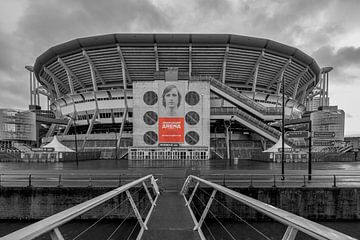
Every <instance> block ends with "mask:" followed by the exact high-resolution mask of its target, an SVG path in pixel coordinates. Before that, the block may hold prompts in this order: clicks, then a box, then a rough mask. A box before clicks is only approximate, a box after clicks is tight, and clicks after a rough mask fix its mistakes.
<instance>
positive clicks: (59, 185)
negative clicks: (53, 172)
mask: <svg viewBox="0 0 360 240" xmlns="http://www.w3.org/2000/svg"><path fill="white" fill-rule="evenodd" d="M58 187H62V185H61V174H60V175H59V184H58Z"/></svg>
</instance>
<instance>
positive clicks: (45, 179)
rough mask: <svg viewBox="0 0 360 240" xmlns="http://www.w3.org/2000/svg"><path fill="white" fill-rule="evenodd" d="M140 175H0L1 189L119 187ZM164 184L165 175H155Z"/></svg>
mask: <svg viewBox="0 0 360 240" xmlns="http://www.w3.org/2000/svg"><path fill="white" fill-rule="evenodd" d="M142 176H143V175H139V174H112V173H107V174H100V173H96V174H84V173H62V174H55V173H0V187H117V186H121V185H124V184H127V183H130V182H132V181H134V180H136V179H138V178H140V177H142ZM154 177H156V178H157V179H159V180H160V181H159V183H158V185H159V184H160V186H161V185H162V183H163V174H154Z"/></svg>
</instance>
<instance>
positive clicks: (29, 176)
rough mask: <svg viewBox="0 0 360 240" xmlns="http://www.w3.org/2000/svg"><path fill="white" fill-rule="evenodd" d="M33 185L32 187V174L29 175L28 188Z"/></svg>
mask: <svg viewBox="0 0 360 240" xmlns="http://www.w3.org/2000/svg"><path fill="white" fill-rule="evenodd" d="M31 186H32V185H31V174H29V185H28V187H31Z"/></svg>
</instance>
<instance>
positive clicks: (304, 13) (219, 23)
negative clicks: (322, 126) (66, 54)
mask: <svg viewBox="0 0 360 240" xmlns="http://www.w3.org/2000/svg"><path fill="white" fill-rule="evenodd" d="M359 9H360V1H357V0H347V1H340V0H316V1H313V0H302V1H298V0H271V1H270V0H262V1H261V0H256V1H255V0H243V1H235V0H233V1H230V0H228V1H225V0H181V1H175V0H174V1H171V0H131V1H125V0H123V1H119V0H104V1H101V2H99V1H96V0H36V1H30V0H1V3H0V52H1V54H0V84H1V86H2V90H1V94H0V103H1V105H0V107H16V108H27V105H28V103H29V93H28V92H29V89H28V73H27V72H26V70H25V69H24V66H25V65H33V64H34V62H35V59H36V58H37V57H38V56H39V55H40V54H42V53H43V52H44V51H46V50H47V49H48V48H50V47H52V46H54V45H56V44H59V43H62V42H66V41H69V40H72V39H75V38H79V37H86V36H93V35H101V34H108V33H122V32H126V33H128V32H134V33H142V32H145V33H231V34H239V35H248V36H254V37H262V38H266V39H271V40H275V41H278V42H281V43H284V44H288V45H291V46H295V47H297V48H299V49H301V50H302V51H304V52H305V53H307V54H309V55H311V56H312V57H314V59H315V60H316V61H317V62H318V64H319V65H320V66H332V67H334V70H333V71H332V72H331V85H330V86H331V87H333V88H332V89H330V91H331V92H330V97H331V103H332V104H334V105H339V108H342V109H344V110H345V111H346V112H347V114H348V115H347V116H352V117H348V118H347V120H346V121H347V123H346V132H348V133H350V132H354V131H356V128H357V126H356V125H357V124H356V123H357V122H359V121H360V119H359V116H360V113H358V112H359V111H360V110H357V109H356V107H354V105H351V104H352V102H351V101H347V100H345V98H347V96H348V92H345V89H347V86H350V85H351V87H352V89H357V90H358V91H359V90H360V70H359V67H358V66H359V63H360V27H359V26H358V25H359V24H358V23H359V22H360V16H359V13H358V11H359ZM335 88H336V89H335ZM335 91H336V92H335ZM357 95H360V94H357ZM357 95H356V96H354V98H357V97H358V96H357ZM359 98H360V97H359ZM353 101H354V99H353ZM359 101H360V99H358V100H357V102H359Z"/></svg>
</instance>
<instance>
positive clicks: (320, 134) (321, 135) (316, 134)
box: [313, 132, 335, 138]
mask: <svg viewBox="0 0 360 240" xmlns="http://www.w3.org/2000/svg"><path fill="white" fill-rule="evenodd" d="M313 136H314V138H334V137H335V132H314V133H313Z"/></svg>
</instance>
